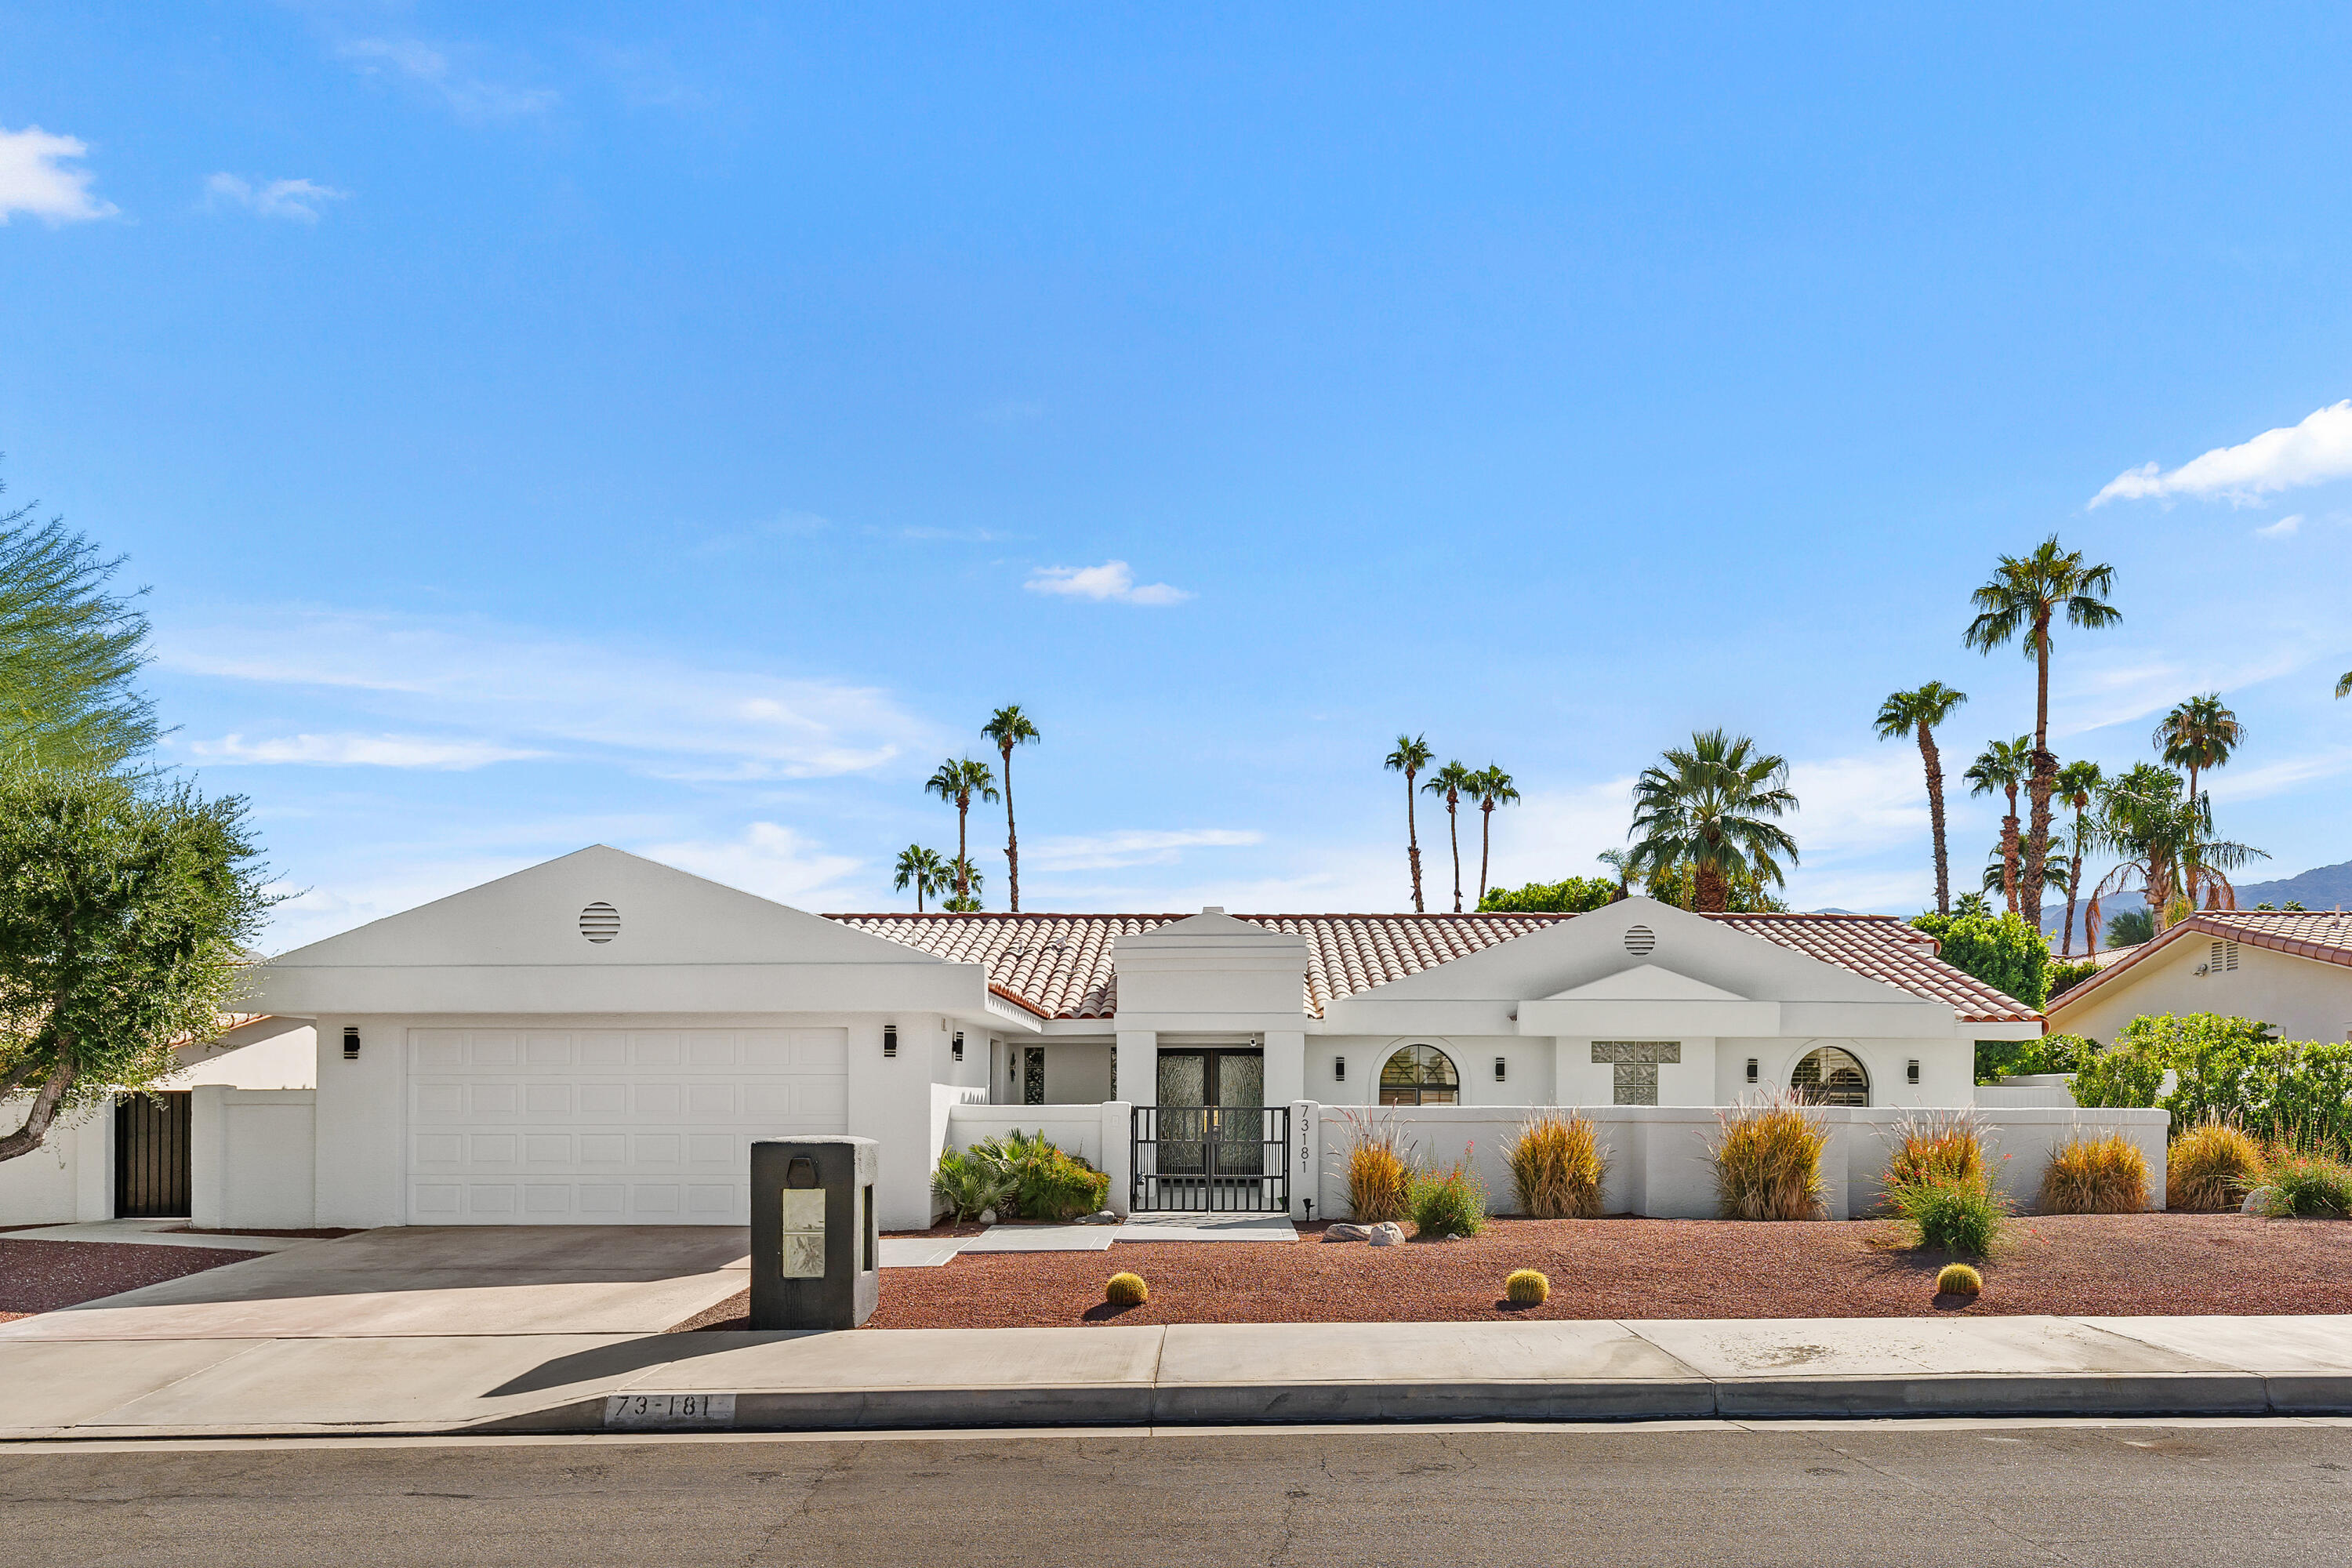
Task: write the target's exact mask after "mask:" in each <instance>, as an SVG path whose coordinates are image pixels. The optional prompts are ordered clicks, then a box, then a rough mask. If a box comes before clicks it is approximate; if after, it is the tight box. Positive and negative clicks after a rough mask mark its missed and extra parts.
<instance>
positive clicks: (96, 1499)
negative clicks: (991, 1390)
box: [0, 1421, 2352, 1568]
mask: <svg viewBox="0 0 2352 1568" xmlns="http://www.w3.org/2000/svg"><path fill="white" fill-rule="evenodd" d="M0 1514H5V1539H6V1541H7V1543H8V1554H9V1556H10V1557H11V1559H12V1560H14V1561H16V1562H19V1563H42V1564H51V1565H55V1568H78V1565H80V1564H87V1563H110V1564H117V1563H119V1564H136V1565H138V1568H169V1565H175V1564H183V1563H185V1564H203V1565H205V1568H224V1565H236V1568H246V1565H253V1568H278V1565H280V1564H286V1565H293V1564H303V1565H310V1564H332V1565H335V1568H351V1565H353V1564H376V1563H401V1564H406V1563H416V1564H435V1565H436V1568H439V1565H447V1568H470V1565H473V1564H499V1565H505V1564H518V1565H520V1564H530V1565H541V1564H547V1565H561V1568H593V1565H597V1564H606V1563H613V1564H672V1563H676V1564H694V1565H697V1568H699V1565H703V1564H719V1563H729V1564H733V1563H742V1564H766V1563H794V1564H800V1563H807V1564H816V1563H823V1564H840V1563H890V1564H929V1563H940V1564H953V1565H955V1568H986V1565H992V1564H999V1563H1002V1564H1017V1565H1019V1568H1055V1565H1060V1564H1081V1563H1084V1564H1092V1563H1108V1564H1115V1565H1117V1568H1219V1565H1223V1564H1228V1563H1269V1564H1282V1563H1339V1564H1348V1565H1349V1568H1364V1565H1367V1564H1389V1563H1395V1564H1427V1563H1507V1564H1511V1565H1513V1568H1528V1565H1531V1564H1538V1563H1577V1564H1617V1563H1741V1564H1774V1563H1905V1564H1940V1563H1953V1564H1967V1565H1968V1568H1985V1565H1986V1564H1994V1563H2132V1564H2161V1563H2195V1564H2198V1565H2200V1568H2210V1565H2211V1564H2213V1563H2232V1564H2241V1563H2293V1564H2294V1565H2295V1568H2312V1565H2313V1564H2315V1563H2338V1562H2343V1561H2346V1559H2347V1552H2352V1548H2347V1542H2352V1423H2343V1422H2338V1423H2320V1422H2292V1421H2241V1422H2205V1423H2194V1424H2179V1425H2087V1424H2086V1425H2066V1424H2050V1423H2019V1422H2011V1423H1959V1422H1949V1423H1935V1424H1927V1423H1820V1424H1810V1425H1793V1424H1792V1425H1780V1426H1727V1425H1722V1424H1707V1425H1704V1426H1697V1425H1693V1426H1642V1427H1626V1426H1598V1427H1595V1426H1586V1427H1568V1428H1562V1427H1464V1426H1452V1427H1369V1428H1368V1427H1346V1428H1328V1427H1326V1428H1297V1429H1275V1430H1267V1429H1263V1428H1261V1429H1253V1430H1246V1431H1223V1432H1207V1431H1198V1430H1193V1431H1167V1430H1161V1431H1152V1432H1125V1431H1121V1432H1110V1431H1104V1432H1090V1433H1069V1434H1023V1435H997V1434H972V1435H956V1436H893V1437H887V1438H842V1437H807V1436H725V1437H700V1438H677V1439H646V1438H630V1439H611V1438H570V1439H545V1440H541V1439H504V1440H479V1439H478V1440H471V1441H457V1442H453V1441H448V1440H423V1439H419V1440H414V1441H394V1440H372V1441H351V1442H316V1441H310V1442H276V1443H261V1442H249V1443H237V1444H214V1445H199V1444H175V1445H146V1446H139V1447H133V1446H130V1445H121V1446H112V1447H105V1448H99V1447H92V1446H89V1445H79V1446H68V1445H45V1446H37V1447H36V1446H19V1447H11V1448H5V1449H0Z"/></svg>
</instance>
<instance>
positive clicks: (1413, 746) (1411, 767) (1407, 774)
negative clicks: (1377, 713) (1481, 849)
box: [1388, 735, 1436, 914]
mask: <svg viewBox="0 0 2352 1568" xmlns="http://www.w3.org/2000/svg"><path fill="white" fill-rule="evenodd" d="M1435 755H1436V753H1435V752H1432V751H1431V750H1430V749H1429V737H1428V736H1426V735H1399V736H1398V737H1397V743H1396V749H1395V750H1394V751H1392V752H1390V753H1389V755H1388V770H1389V772H1391V773H1402V774H1403V775H1404V858H1405V864H1406V865H1407V866H1408V867H1410V868H1412V912H1413V913H1415V914H1420V913H1422V912H1423V911H1422V906H1421V834H1420V832H1419V830H1418V829H1416V828H1415V827H1414V826H1413V820H1412V781H1413V778H1414V776H1415V775H1416V774H1418V773H1420V772H1421V770H1422V769H1423V768H1425V767H1427V766H1429V763H1430V759H1431V758H1432V757H1433V756H1435Z"/></svg>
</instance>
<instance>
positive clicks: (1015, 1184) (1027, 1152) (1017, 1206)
mask: <svg viewBox="0 0 2352 1568" xmlns="http://www.w3.org/2000/svg"><path fill="white" fill-rule="evenodd" d="M963 1162H964V1164H965V1165H966V1166H976V1167H979V1168H980V1169H981V1170H983V1171H986V1172H988V1173H992V1177H993V1180H994V1181H995V1182H996V1183H998V1184H1000V1185H998V1186H997V1188H996V1189H995V1192H994V1195H993V1198H992V1201H991V1202H989V1203H984V1204H981V1205H977V1206H975V1207H973V1208H972V1209H971V1210H970V1211H969V1212H971V1213H973V1214H977V1213H979V1212H980V1210H981V1209H982V1208H994V1209H996V1210H997V1211H998V1212H999V1213H1003V1212H1004V1210H1005V1209H1006V1208H1007V1207H1008V1206H1009V1207H1010V1208H1012V1209H1013V1210H1016V1211H1017V1212H1018V1213H1019V1214H1020V1215H1021V1216H1022V1217H1023V1218H1024V1219H1042V1220H1062V1219H1071V1218H1074V1217H1076V1215H1082V1214H1092V1213H1094V1212H1095V1211H1096V1210H1097V1209H1099V1208H1101V1207H1102V1206H1103V1204H1104V1203H1105V1201H1107V1200H1108V1198H1109V1196H1110V1177H1109V1175H1108V1174H1107V1173H1104V1172H1101V1171H1097V1170H1096V1169H1095V1168H1094V1167H1093V1166H1092V1165H1089V1164H1088V1163H1087V1162H1086V1161H1084V1160H1082V1159H1080V1158H1079V1157H1078V1156H1076V1154H1073V1153H1070V1152H1068V1151H1066V1150H1064V1149H1061V1148H1058V1147H1056V1146H1055V1143H1054V1142H1053V1140H1051V1139H1050V1138H1047V1137H1046V1136H1045V1131H1043V1130H1042V1129H1041V1130H1039V1131H1035V1132H1023V1131H1021V1130H1020V1129H1018V1128H1015V1129H1013V1131H1010V1132H1005V1133H1000V1134H999V1135H997V1136H996V1137H993V1138H983V1139H982V1140H981V1141H980V1142H977V1143H975V1144H973V1145H972V1146H971V1149H970V1150H968V1151H966V1152H965V1153H964V1155H963ZM940 1168H941V1172H942V1173H945V1172H946V1170H947V1159H946V1157H945V1156H942V1157H941V1159H940ZM949 1179H950V1180H955V1181H963V1182H971V1183H973V1184H974V1191H975V1192H976V1191H978V1190H980V1189H979V1186H978V1182H979V1178H977V1177H975V1176H971V1175H967V1174H965V1173H961V1172H959V1173H956V1174H954V1175H953V1176H951V1177H950V1178H949ZM932 1184H933V1186H934V1187H935V1188H937V1189H938V1190H940V1193H941V1195H942V1196H950V1192H949V1189H948V1188H946V1187H944V1186H942V1185H941V1184H940V1174H934V1176H933V1178H932ZM953 1201H958V1202H960V1201H961V1200H960V1199H955V1200H953Z"/></svg>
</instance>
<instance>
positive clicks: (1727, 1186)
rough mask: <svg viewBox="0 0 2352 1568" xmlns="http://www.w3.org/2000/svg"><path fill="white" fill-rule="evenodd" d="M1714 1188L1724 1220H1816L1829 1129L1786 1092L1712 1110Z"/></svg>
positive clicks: (1821, 1206)
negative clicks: (1715, 1126) (1716, 1127)
mask: <svg viewBox="0 0 2352 1568" xmlns="http://www.w3.org/2000/svg"><path fill="white" fill-rule="evenodd" d="M1716 1121H1717V1124H1718V1125H1719V1127H1720V1129H1721V1131H1720V1132H1719V1133H1718V1134H1717V1139H1716V1144H1715V1149H1714V1154H1715V1193H1716V1201H1717V1207H1718V1208H1719V1209H1720V1211H1721V1213H1722V1215H1723V1217H1724V1218H1726V1219H1765V1220H1773V1219H1821V1218H1822V1217H1824V1216H1825V1215H1827V1214H1828V1212H1829V1208H1828V1205H1827V1204H1825V1203H1824V1202H1823V1201H1822V1150H1823V1149H1825V1148H1826V1147H1827V1146H1828V1144H1829V1134H1828V1133H1827V1132H1826V1131H1824V1130H1823V1129H1822V1123H1821V1121H1820V1120H1819V1119H1818V1118H1816V1117H1815V1116H1814V1115H1813V1114H1812V1112H1811V1110H1808V1109H1807V1108H1806V1105H1805V1103H1804V1101H1802V1100H1798V1099H1797V1098H1796V1097H1795V1096H1793V1095H1790V1094H1785V1093H1784V1094H1774V1095H1771V1096H1769V1097H1767V1098H1766V1099H1764V1100H1757V1101H1752V1102H1749V1103H1747V1104H1742V1105H1738V1106H1734V1107H1732V1108H1731V1109H1729V1110H1718V1111H1717V1112H1716Z"/></svg>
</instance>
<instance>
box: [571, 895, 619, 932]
mask: <svg viewBox="0 0 2352 1568" xmlns="http://www.w3.org/2000/svg"><path fill="white" fill-rule="evenodd" d="M580 934H581V935H582V936H584V937H586V938H587V939H588V940H589V941H590V942H610V941H612V940H613V939H614V937H616V936H618V935H620V934H621V911H620V910H616V909H614V907H613V906H612V905H610V904H607V903H601V902H600V903H593V904H591V905H589V906H588V907H587V908H586V909H584V910H581V911H580Z"/></svg>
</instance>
